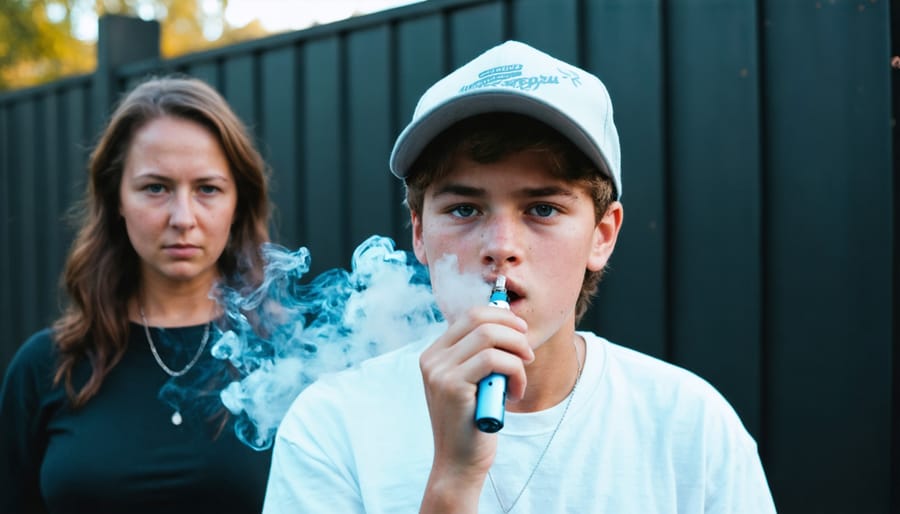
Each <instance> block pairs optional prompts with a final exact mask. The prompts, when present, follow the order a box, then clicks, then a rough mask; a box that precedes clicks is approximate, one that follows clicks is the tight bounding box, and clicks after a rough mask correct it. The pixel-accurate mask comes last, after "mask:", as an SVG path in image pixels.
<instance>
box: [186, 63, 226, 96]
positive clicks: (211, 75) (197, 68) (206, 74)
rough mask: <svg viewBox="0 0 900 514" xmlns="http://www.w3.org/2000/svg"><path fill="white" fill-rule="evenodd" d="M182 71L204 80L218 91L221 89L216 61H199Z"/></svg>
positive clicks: (219, 71) (219, 70) (219, 72)
mask: <svg viewBox="0 0 900 514" xmlns="http://www.w3.org/2000/svg"><path fill="white" fill-rule="evenodd" d="M183 72H184V73H186V74H188V75H190V76H192V77H196V78H198V79H200V80H202V81H204V82H206V83H207V84H209V85H210V86H212V87H214V88H216V89H218V90H220V91H221V89H222V79H221V68H220V67H219V63H218V61H214V60H208V61H201V62H199V63H195V64H192V65H191V66H188V67H187V68H185V69H184V70H183Z"/></svg>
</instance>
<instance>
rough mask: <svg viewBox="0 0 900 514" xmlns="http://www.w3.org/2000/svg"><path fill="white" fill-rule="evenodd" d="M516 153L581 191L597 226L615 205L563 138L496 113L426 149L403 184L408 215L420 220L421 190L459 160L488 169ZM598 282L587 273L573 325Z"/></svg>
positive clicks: (459, 126)
mask: <svg viewBox="0 0 900 514" xmlns="http://www.w3.org/2000/svg"><path fill="white" fill-rule="evenodd" d="M518 152H537V153H540V154H542V155H544V156H545V157H546V158H547V162H548V163H549V166H550V172H551V173H553V174H554V175H555V176H557V177H561V178H563V179H565V180H569V181H571V182H572V183H575V184H578V185H580V186H582V187H584V188H585V189H586V190H587V191H588V193H589V194H590V195H591V198H592V199H593V201H594V218H595V220H600V219H601V218H602V217H603V216H604V215H605V214H606V211H607V209H609V207H610V205H612V202H613V201H614V200H615V197H614V190H615V188H614V186H613V183H612V180H610V179H609V176H608V174H606V173H601V171H600V170H598V169H597V167H596V166H595V165H594V164H593V163H592V162H591V160H590V159H588V158H587V156H585V155H584V153H583V152H581V151H580V150H578V148H576V147H575V145H574V144H572V143H571V142H570V141H569V140H567V139H566V138H565V137H563V136H562V134H560V133H559V132H557V131H556V130H554V129H552V128H551V127H549V126H547V125H545V124H544V123H541V122H540V121H537V120H535V119H533V118H529V117H528V116H523V115H521V114H513V113H505V112H494V113H487V114H480V115H477V116H473V117H471V118H466V119H464V120H462V121H460V122H457V123H456V124H454V125H452V126H450V127H449V128H447V129H446V130H444V131H443V132H441V133H440V134H439V135H438V136H437V137H435V138H434V139H433V140H432V141H431V142H430V143H428V145H427V146H426V147H425V149H424V150H423V151H422V153H421V154H420V155H419V157H418V158H417V159H416V161H415V162H414V163H413V165H412V171H411V173H410V175H409V176H408V177H407V178H406V205H407V207H408V208H409V210H410V211H412V212H415V213H417V214H421V212H422V207H423V205H422V204H423V202H424V198H425V190H426V189H428V186H429V185H431V184H432V183H434V182H435V181H436V180H438V179H440V178H443V177H444V176H446V175H447V174H448V173H450V172H451V171H452V165H453V162H454V160H455V158H456V157H458V156H464V157H468V158H470V159H472V160H473V161H475V162H478V163H482V164H489V163H494V162H499V161H501V160H503V159H505V158H506V157H509V156H510V155H512V154H515V153H518ZM602 276H603V270H600V271H590V270H585V272H584V281H583V282H582V284H581V291H580V293H579V294H578V300H577V302H576V304H575V320H576V322H577V321H580V320H581V318H582V317H583V316H584V315H585V313H586V312H587V310H588V307H590V305H591V299H592V298H593V296H594V294H595V293H596V292H597V287H598V285H599V284H600V279H601V278H602Z"/></svg>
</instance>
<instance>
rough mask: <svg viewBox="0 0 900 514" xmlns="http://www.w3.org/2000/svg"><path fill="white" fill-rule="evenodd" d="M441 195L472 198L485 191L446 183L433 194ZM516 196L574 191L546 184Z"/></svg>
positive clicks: (528, 189) (526, 189) (565, 194)
mask: <svg viewBox="0 0 900 514" xmlns="http://www.w3.org/2000/svg"><path fill="white" fill-rule="evenodd" d="M441 195H458V196H469V197H474V198H484V197H485V196H487V191H485V190H484V189H481V188H477V187H472V186H466V185H462V184H454V183H448V184H444V185H442V186H441V187H439V188H437V189H436V190H435V191H434V196H435V197H439V196H441ZM516 195H517V196H522V197H525V198H543V197H547V196H576V194H575V192H574V191H573V190H572V189H570V188H567V187H562V186H546V187H533V188H532V187H524V188H521V189H519V190H518V191H516Z"/></svg>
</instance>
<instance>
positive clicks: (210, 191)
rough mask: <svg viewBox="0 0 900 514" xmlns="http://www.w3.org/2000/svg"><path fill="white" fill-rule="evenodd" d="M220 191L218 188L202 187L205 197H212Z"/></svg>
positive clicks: (201, 190)
mask: <svg viewBox="0 0 900 514" xmlns="http://www.w3.org/2000/svg"><path fill="white" fill-rule="evenodd" d="M218 191H219V188H218V187H216V186H200V192H201V193H203V194H205V195H212V194H215V193H217V192H218Z"/></svg>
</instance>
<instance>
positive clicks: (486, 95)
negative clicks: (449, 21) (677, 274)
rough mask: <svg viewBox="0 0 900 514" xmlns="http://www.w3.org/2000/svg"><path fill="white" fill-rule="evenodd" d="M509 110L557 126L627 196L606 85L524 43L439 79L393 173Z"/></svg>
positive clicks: (403, 140)
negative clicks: (483, 118) (465, 128)
mask: <svg viewBox="0 0 900 514" xmlns="http://www.w3.org/2000/svg"><path fill="white" fill-rule="evenodd" d="M490 112H510V113H517V114H522V115H525V116H529V117H531V118H535V119H537V120H538V121H541V122H543V123H545V124H547V125H549V126H550V127H552V128H554V129H555V130H556V131H558V132H559V133H560V134H562V135H563V136H564V137H566V138H567V139H568V140H569V141H571V142H572V143H573V144H574V145H575V146H576V147H577V148H578V149H579V150H581V151H582V152H584V154H585V155H586V156H587V157H588V158H589V159H590V160H591V161H592V162H593V163H594V164H595V165H596V166H597V167H598V168H599V169H600V170H601V172H603V173H606V174H608V175H609V177H610V178H611V179H612V181H613V183H614V184H615V187H616V198H620V197H621V196H622V169H621V157H620V149H619V134H618V132H617V131H616V126H615V124H614V123H613V109H612V102H611V101H610V98H609V93H608V92H607V90H606V86H604V85H603V83H602V82H600V79H598V78H597V77H595V76H594V75H592V74H590V73H588V72H586V71H584V70H582V69H580V68H578V67H575V66H572V65H571V64H568V63H565V62H563V61H560V60H559V59H556V58H554V57H551V56H549V55H547V54H545V53H544V52H541V51H539V50H537V49H535V48H532V47H530V46H528V45H526V44H524V43H520V42H518V41H507V42H505V43H503V44H501V45H498V46H495V47H494V48H491V49H490V50H488V51H486V52H484V53H483V54H481V55H479V56H478V57H476V58H475V59H473V60H472V61H469V62H468V63H467V64H465V65H463V66H462V67H461V68H458V69H457V70H456V71H454V72H453V73H451V74H449V75H447V76H446V77H444V78H443V79H441V80H439V81H438V82H437V83H435V84H434V85H433V86H431V87H430V88H429V89H428V91H426V92H425V94H424V95H422V98H420V99H419V103H418V105H416V110H415V112H414V113H413V117H412V121H410V123H409V125H407V126H406V128H405V129H403V132H402V133H401V134H400V136H399V137H398V138H397V141H396V143H395V144H394V150H393V151H392V152H391V160H390V167H391V172H393V173H394V175H396V176H397V177H399V178H404V177H406V176H407V175H408V174H409V171H410V167H411V166H412V164H413V163H414V162H415V160H416V159H417V158H418V156H419V154H420V153H421V152H422V150H424V149H425V147H426V146H427V145H428V143H429V142H431V140H432V139H434V138H435V137H437V136H438V135H439V134H440V133H441V132H442V131H444V130H445V129H447V128H448V127H450V126H451V125H453V124H454V123H456V122H458V121H461V120H463V119H465V118H469V117H471V116H475V115H477V114H484V113H490Z"/></svg>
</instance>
